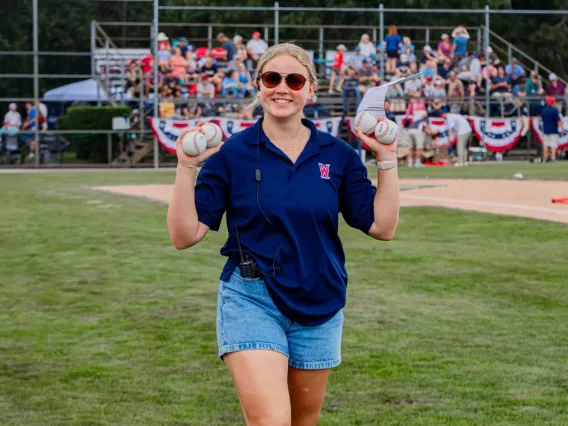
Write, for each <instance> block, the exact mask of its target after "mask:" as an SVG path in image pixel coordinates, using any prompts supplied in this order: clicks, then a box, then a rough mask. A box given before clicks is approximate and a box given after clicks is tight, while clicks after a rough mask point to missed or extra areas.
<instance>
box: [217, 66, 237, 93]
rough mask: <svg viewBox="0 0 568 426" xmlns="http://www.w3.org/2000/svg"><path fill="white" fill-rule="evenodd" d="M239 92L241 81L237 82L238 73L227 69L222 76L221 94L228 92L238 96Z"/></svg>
mask: <svg viewBox="0 0 568 426" xmlns="http://www.w3.org/2000/svg"><path fill="white" fill-rule="evenodd" d="M240 92H241V83H240V82H239V73H238V71H235V70H229V71H227V74H226V75H225V77H224V78H223V83H222V88H221V94H222V95H223V96H227V95H228V94H229V93H230V94H232V95H233V96H235V97H236V96H238V95H239V94H240Z"/></svg>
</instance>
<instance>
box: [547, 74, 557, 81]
mask: <svg viewBox="0 0 568 426" xmlns="http://www.w3.org/2000/svg"><path fill="white" fill-rule="evenodd" d="M548 79H549V80H550V81H556V80H558V77H556V74H554V73H552V74H550V75H549V76H548Z"/></svg>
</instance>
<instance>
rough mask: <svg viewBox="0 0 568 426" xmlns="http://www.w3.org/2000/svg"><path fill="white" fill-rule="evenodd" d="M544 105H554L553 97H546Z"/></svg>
mask: <svg viewBox="0 0 568 426" xmlns="http://www.w3.org/2000/svg"><path fill="white" fill-rule="evenodd" d="M546 103H547V104H548V105H554V96H548V97H547V98H546Z"/></svg>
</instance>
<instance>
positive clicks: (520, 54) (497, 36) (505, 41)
mask: <svg viewBox="0 0 568 426" xmlns="http://www.w3.org/2000/svg"><path fill="white" fill-rule="evenodd" d="M481 27H482V28H483V27H484V26H483V25H482V26H481ZM489 34H490V35H491V37H494V38H496V39H497V40H499V41H500V42H501V43H504V44H505V45H506V46H507V48H510V49H511V50H512V51H515V53H517V54H518V55H519V56H522V57H524V58H526V59H527V60H529V61H530V62H532V63H533V65H536V70H541V69H542V70H544V71H546V72H547V73H548V74H552V73H553V71H551V70H550V69H548V68H547V67H545V66H544V65H542V64H541V63H540V62H538V61H537V60H536V59H534V58H533V57H531V56H529V55H527V54H526V53H525V52H523V51H522V50H520V49H519V48H518V47H516V46H515V45H514V44H512V43H511V42H509V41H507V40H505V39H504V38H503V37H501V36H500V35H499V34H497V33H495V32H494V31H491V30H489ZM491 44H492V45H493V46H492V47H495V45H494V43H491ZM544 80H545V81H546V82H548V79H544ZM558 81H560V82H562V83H563V84H564V85H565V86H568V82H567V81H566V80H564V79H563V78H561V77H558Z"/></svg>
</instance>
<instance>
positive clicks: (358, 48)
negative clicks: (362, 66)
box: [353, 46, 361, 52]
mask: <svg viewBox="0 0 568 426" xmlns="http://www.w3.org/2000/svg"><path fill="white" fill-rule="evenodd" d="M353 50H354V51H355V52H359V51H360V50H361V48H360V47H359V46H355V49H353Z"/></svg>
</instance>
